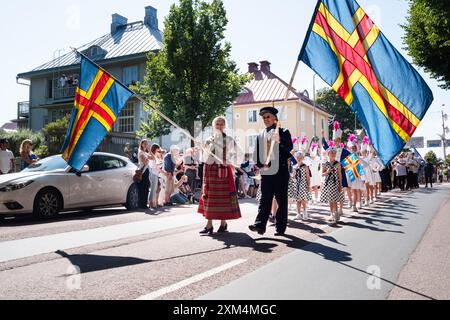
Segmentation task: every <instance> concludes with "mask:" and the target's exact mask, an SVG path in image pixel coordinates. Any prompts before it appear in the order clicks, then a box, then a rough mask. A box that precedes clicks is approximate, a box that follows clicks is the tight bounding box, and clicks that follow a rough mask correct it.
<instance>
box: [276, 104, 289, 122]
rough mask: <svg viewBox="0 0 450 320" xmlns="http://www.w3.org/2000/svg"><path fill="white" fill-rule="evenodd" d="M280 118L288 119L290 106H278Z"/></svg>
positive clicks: (282, 119)
mask: <svg viewBox="0 0 450 320" xmlns="http://www.w3.org/2000/svg"><path fill="white" fill-rule="evenodd" d="M277 110H278V119H279V120H280V121H286V120H287V115H288V108H287V107H286V106H281V107H277Z"/></svg>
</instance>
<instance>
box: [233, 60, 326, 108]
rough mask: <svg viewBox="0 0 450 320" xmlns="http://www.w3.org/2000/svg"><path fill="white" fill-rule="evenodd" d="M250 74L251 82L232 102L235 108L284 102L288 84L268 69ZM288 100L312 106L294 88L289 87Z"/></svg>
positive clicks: (303, 95)
mask: <svg viewBox="0 0 450 320" xmlns="http://www.w3.org/2000/svg"><path fill="white" fill-rule="evenodd" d="M267 64H269V65H270V63H268V62H266V65H267ZM249 65H251V68H252V67H253V68H254V67H255V66H257V64H255V63H250V64H249ZM250 73H252V74H253V75H254V77H253V80H251V81H250V82H249V83H248V84H246V85H245V86H244V90H243V93H241V94H240V95H239V96H238V97H237V98H236V100H235V102H234V105H235V106H237V107H239V106H243V105H250V104H257V103H268V102H279V101H285V99H286V93H287V90H288V88H289V84H288V83H287V82H285V81H284V80H283V79H281V78H279V77H278V76H277V75H275V74H274V73H273V72H271V71H270V68H269V67H265V68H262V69H261V70H260V69H258V70H255V69H253V70H251V71H250ZM289 100H302V101H303V102H305V103H306V104H309V105H311V106H313V105H314V102H313V101H312V100H311V99H309V98H308V97H307V96H306V94H305V93H302V92H299V91H297V90H296V89H295V88H294V87H291V90H290V91H289V95H288V101H289ZM316 107H317V109H319V110H321V111H323V112H325V113H327V114H328V112H327V111H326V110H325V109H324V108H323V107H322V106H320V105H316Z"/></svg>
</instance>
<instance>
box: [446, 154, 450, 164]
mask: <svg viewBox="0 0 450 320" xmlns="http://www.w3.org/2000/svg"><path fill="white" fill-rule="evenodd" d="M445 162H446V163H447V164H448V165H449V166H450V154H449V155H448V156H447V158H446V159H445Z"/></svg>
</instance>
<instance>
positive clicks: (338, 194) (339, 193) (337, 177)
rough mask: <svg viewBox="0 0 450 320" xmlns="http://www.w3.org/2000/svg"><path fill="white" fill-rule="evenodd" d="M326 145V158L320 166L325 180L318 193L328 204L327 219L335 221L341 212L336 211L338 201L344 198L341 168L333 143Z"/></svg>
mask: <svg viewBox="0 0 450 320" xmlns="http://www.w3.org/2000/svg"><path fill="white" fill-rule="evenodd" d="M327 146H328V148H327V154H328V160H327V161H326V162H325V163H324V164H323V166H322V176H323V177H324V178H325V180H324V183H323V186H322V190H321V193H320V202H322V203H328V204H329V205H330V218H329V219H328V221H329V222H331V223H337V222H339V220H340V218H341V214H340V213H339V211H338V203H340V202H342V201H343V199H344V192H343V188H342V168H341V164H340V162H339V161H338V160H337V158H336V156H337V149H336V148H335V147H334V143H333V142H332V141H330V143H329V144H327Z"/></svg>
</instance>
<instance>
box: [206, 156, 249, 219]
mask: <svg viewBox="0 0 450 320" xmlns="http://www.w3.org/2000/svg"><path fill="white" fill-rule="evenodd" d="M203 171H204V173H203V188H202V195H201V197H200V204H199V208H198V212H199V213H201V214H202V215H203V216H204V217H205V218H206V219H208V220H236V219H239V218H241V210H240V209H239V202H238V197H237V192H236V186H235V184H234V172H233V167H232V166H226V167H225V166H220V165H217V164H213V165H208V164H205V167H204V169H203Z"/></svg>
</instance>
